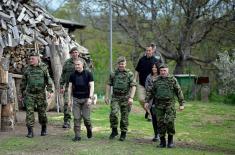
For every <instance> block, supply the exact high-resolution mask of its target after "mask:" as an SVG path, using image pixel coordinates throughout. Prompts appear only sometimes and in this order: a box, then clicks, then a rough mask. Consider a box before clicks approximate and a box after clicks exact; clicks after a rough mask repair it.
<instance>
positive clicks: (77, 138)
mask: <svg viewBox="0 0 235 155" xmlns="http://www.w3.org/2000/svg"><path fill="white" fill-rule="evenodd" d="M72 141H74V142H78V141H81V137H78V136H75V137H74V138H73V139H72Z"/></svg>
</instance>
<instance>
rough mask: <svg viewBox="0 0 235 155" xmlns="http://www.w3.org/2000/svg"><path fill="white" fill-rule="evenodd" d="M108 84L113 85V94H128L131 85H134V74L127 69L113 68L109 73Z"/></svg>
mask: <svg viewBox="0 0 235 155" xmlns="http://www.w3.org/2000/svg"><path fill="white" fill-rule="evenodd" d="M108 85H110V86H113V95H114V96H119V95H129V91H130V89H131V87H133V86H136V82H135V81H134V74H133V73H132V72H131V71H130V70H129V69H125V70H124V71H119V70H118V69H117V70H115V71H114V72H113V73H111V74H110V77H109V81H108Z"/></svg>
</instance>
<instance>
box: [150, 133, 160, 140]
mask: <svg viewBox="0 0 235 155" xmlns="http://www.w3.org/2000/svg"><path fill="white" fill-rule="evenodd" d="M159 140H160V137H159V134H157V135H155V136H154V137H153V139H152V141H153V142H157V141H159Z"/></svg>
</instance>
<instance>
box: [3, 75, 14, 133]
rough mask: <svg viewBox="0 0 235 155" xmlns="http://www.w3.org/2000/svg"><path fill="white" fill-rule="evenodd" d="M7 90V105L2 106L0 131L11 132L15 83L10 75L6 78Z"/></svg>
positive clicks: (12, 127) (12, 128)
mask: <svg viewBox="0 0 235 155" xmlns="http://www.w3.org/2000/svg"><path fill="white" fill-rule="evenodd" d="M8 80H9V81H8V89H7V101H6V102H7V104H5V105H2V114H1V115H2V116H1V131H12V130H14V124H15V115H14V114H15V108H14V107H15V97H16V96H15V94H14V90H15V82H14V79H13V77H12V74H9V77H8Z"/></svg>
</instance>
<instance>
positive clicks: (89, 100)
mask: <svg viewBox="0 0 235 155" xmlns="http://www.w3.org/2000/svg"><path fill="white" fill-rule="evenodd" d="M91 103H92V99H91V98H88V100H87V105H88V106H89V105H91Z"/></svg>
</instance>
